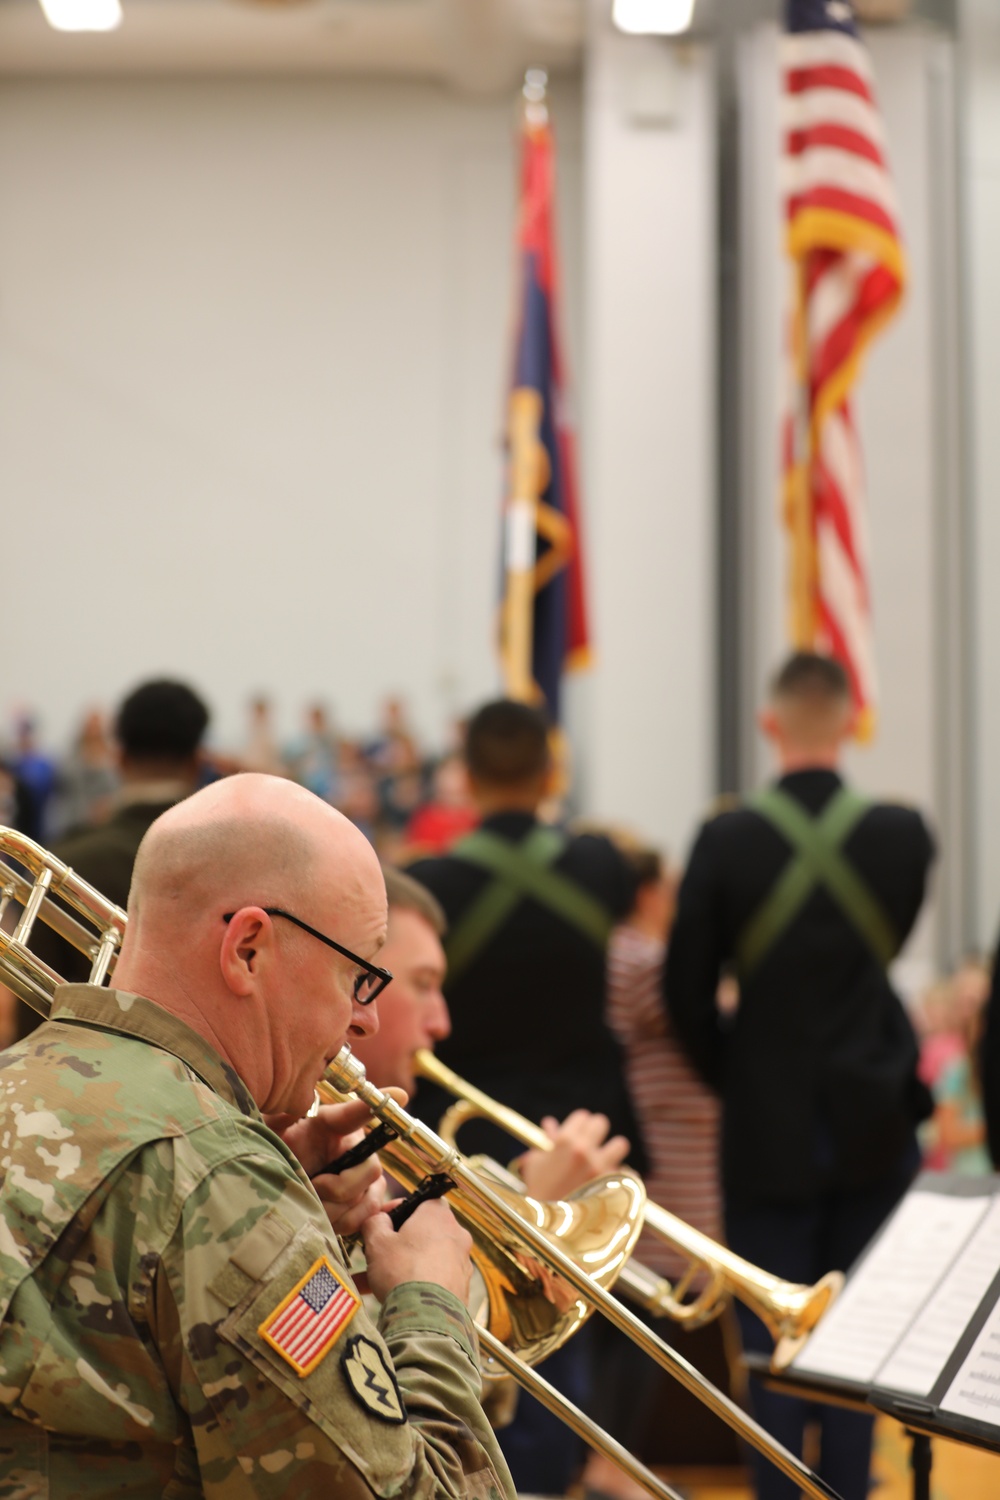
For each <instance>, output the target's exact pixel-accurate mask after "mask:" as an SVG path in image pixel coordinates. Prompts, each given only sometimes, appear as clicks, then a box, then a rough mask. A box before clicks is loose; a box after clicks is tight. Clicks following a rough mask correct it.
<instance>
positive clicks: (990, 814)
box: [961, 0, 1000, 948]
mask: <svg viewBox="0 0 1000 1500" xmlns="http://www.w3.org/2000/svg"><path fill="white" fill-rule="evenodd" d="M961 11H962V31H963V54H964V55H963V64H964V69H965V100H966V117H965V138H964V147H965V150H964V155H963V167H964V172H965V201H966V208H967V215H968V217H967V223H968V230H969V256H968V297H967V309H968V329H969V339H970V345H971V370H972V376H973V385H972V393H973V402H972V405H971V409H970V411H969V413H968V416H969V426H970V436H971V448H972V473H973V480H974V494H975V532H974V534H975V544H976V546H975V557H976V571H975V583H976V590H975V663H974V679H973V680H974V683H975V699H976V741H975V749H976V753H975V785H976V799H977V805H978V810H979V827H980V838H979V840H978V843H977V867H976V875H977V894H978V902H977V921H978V935H979V941H980V942H981V943H982V944H983V945H984V946H985V945H989V946H990V948H992V947H993V945H994V944H995V942H996V934H997V924H998V921H1000V838H998V837H997V833H998V830H1000V775H998V774H997V767H998V766H1000V675H998V645H997V643H998V641H1000V589H998V587H997V574H998V571H1000V415H998V405H1000V269H998V268H1000V11H998V9H997V7H996V5H995V3H994V0H963V4H962V7H961Z"/></svg>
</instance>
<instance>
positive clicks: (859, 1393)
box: [743, 1351, 950, 1500]
mask: <svg viewBox="0 0 1000 1500" xmlns="http://www.w3.org/2000/svg"><path fill="white" fill-rule="evenodd" d="M743 1363H744V1364H745V1365H746V1367H747V1369H748V1370H749V1371H750V1373H751V1374H752V1375H756V1377H757V1379H758V1380H761V1381H763V1382H764V1384H765V1385H767V1386H769V1387H770V1389H771V1390H773V1391H778V1392H779V1393H780V1394H781V1395H783V1396H798V1397H800V1398H802V1399H803V1400H806V1401H815V1402H819V1403H821V1404H823V1405H826V1406H846V1407H848V1408H849V1409H850V1410H851V1411H858V1412H867V1413H869V1414H870V1413H871V1412H872V1411H873V1410H874V1409H875V1407H874V1403H873V1402H872V1401H871V1400H870V1399H869V1397H870V1394H871V1393H870V1391H869V1390H868V1388H867V1387H866V1386H860V1385H855V1384H854V1383H853V1382H851V1381H834V1380H827V1379H824V1378H822V1377H821V1376H818V1375H807V1374H805V1373H804V1372H803V1373H802V1374H799V1373H798V1372H797V1371H795V1370H781V1371H774V1370H772V1369H771V1366H770V1363H769V1361H768V1358H767V1356H766V1355H765V1354H757V1353H754V1352H752V1351H751V1352H747V1353H744V1355H743ZM879 1409H881V1408H879ZM889 1415H890V1416H893V1417H895V1418H896V1420H897V1421H901V1422H903V1425H904V1427H905V1428H906V1435H907V1437H908V1438H909V1439H910V1472H911V1474H912V1475H913V1500H931V1464H932V1461H933V1455H932V1450H931V1437H930V1434H929V1433H927V1432H924V1431H918V1430H917V1429H916V1428H914V1427H911V1426H910V1424H909V1422H908V1421H905V1420H904V1419H903V1417H902V1416H901V1415H900V1414H899V1413H898V1412H896V1411H892V1412H890V1413H889ZM949 1435H950V1434H949Z"/></svg>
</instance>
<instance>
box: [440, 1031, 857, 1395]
mask: <svg viewBox="0 0 1000 1500" xmlns="http://www.w3.org/2000/svg"><path fill="white" fill-rule="evenodd" d="M414 1062H415V1071H416V1073H417V1075H418V1077H420V1078H425V1079H426V1080H427V1081H428V1083H435V1084H437V1085H438V1086H439V1087H440V1088H442V1089H444V1090H445V1091H446V1092H447V1093H449V1094H454V1095H455V1101H456V1102H455V1103H454V1104H452V1105H451V1106H450V1107H449V1108H448V1109H447V1110H446V1111H445V1113H444V1114H443V1115H442V1116H441V1119H440V1121H439V1123H438V1134H439V1135H440V1136H441V1138H442V1140H444V1141H446V1142H447V1143H448V1144H449V1145H450V1146H455V1145H456V1138H457V1135H458V1132H459V1130H460V1129H461V1128H462V1126H463V1125H465V1124H466V1123H468V1121H470V1120H477V1119H480V1120H488V1121H489V1122H490V1124H492V1125H497V1126H499V1127H500V1129H501V1130H504V1131H506V1132H507V1134H508V1135H511V1136H513V1137H514V1139H515V1140H517V1141H520V1142H521V1144H522V1145H523V1146H527V1147H528V1148H529V1149H534V1150H538V1151H551V1150H552V1142H551V1140H550V1139H549V1137H548V1136H547V1135H546V1134H545V1132H544V1130H542V1129H540V1128H539V1126H537V1125H534V1124H532V1122H531V1121H530V1120H526V1119H525V1118H524V1116H523V1115H520V1114H518V1113H517V1111H516V1110H513V1109H509V1108H508V1107H507V1105H505V1104H500V1103H499V1102H498V1101H497V1100H495V1099H491V1098H490V1096H489V1095H488V1094H484V1093H483V1092H482V1090H481V1089H477V1088H476V1087H475V1086H474V1085H473V1084H471V1083H469V1082H467V1080H466V1079H464V1078H460V1077H459V1075H458V1074H457V1073H454V1072H452V1070H451V1068H449V1067H447V1066H446V1064H444V1063H443V1062H441V1060H440V1058H437V1057H435V1056H434V1054H433V1052H428V1051H427V1050H426V1049H421V1050H420V1051H419V1052H418V1053H417V1054H416V1057H415V1059H414ZM643 1213H644V1222H645V1227H646V1228H647V1229H649V1230H651V1231H652V1233H653V1234H655V1235H656V1236H657V1238H659V1239H661V1240H663V1241H664V1242H665V1243H666V1244H668V1245H670V1246H671V1247H672V1248H673V1249H675V1250H678V1251H679V1252H680V1253H681V1254H682V1255H684V1256H687V1258H688V1260H689V1262H690V1264H689V1266H688V1269H687V1270H686V1271H685V1272H684V1274H683V1276H682V1277H681V1279H680V1280H679V1281H678V1282H677V1283H676V1285H674V1286H671V1284H670V1283H669V1282H668V1281H667V1280H666V1279H665V1278H664V1277H662V1276H659V1275H657V1273H656V1272H655V1271H652V1270H650V1269H649V1268H648V1267H647V1266H643V1265H641V1264H640V1263H637V1262H636V1261H635V1260H634V1259H632V1260H629V1262H628V1263H627V1265H625V1266H624V1267H623V1268H622V1270H621V1271H620V1273H619V1276H618V1285H619V1287H621V1288H623V1289H624V1290H625V1291H626V1292H627V1293H628V1295H629V1296H630V1297H631V1298H632V1299H633V1301H636V1302H638V1303H639V1304H640V1305H641V1306H643V1307H646V1308H648V1310H649V1311H650V1312H653V1313H656V1314H658V1315H660V1316H666V1317H668V1318H671V1319H672V1320H673V1321H674V1322H676V1323H680V1324H682V1325H683V1326H684V1327H687V1328H699V1327H701V1326H702V1324H704V1323H708V1322H710V1321H711V1319H712V1318H714V1317H716V1316H718V1314H719V1313H720V1312H721V1311H722V1308H723V1307H724V1305H725V1299H726V1297H727V1295H730V1294H731V1295H732V1296H734V1297H738V1298H739V1300H740V1301H741V1302H742V1303H744V1305H745V1306H747V1307H749V1308H750V1310H751V1311H752V1312H754V1313H756V1315H757V1317H758V1318H760V1320H761V1322H762V1323H763V1324H764V1325H765V1327H766V1328H767V1329H768V1331H769V1332H770V1334H771V1336H772V1338H773V1339H774V1341H775V1349H774V1354H773V1355H772V1357H771V1368H772V1370H775V1371H777V1370H783V1369H784V1368H785V1367H786V1366H787V1365H788V1364H789V1363H790V1361H791V1360H792V1359H794V1357H795V1355H796V1354H797V1353H798V1351H799V1349H801V1347H802V1345H803V1344H804V1343H805V1341H806V1339H807V1338H808V1337H809V1334H810V1333H811V1332H812V1330H813V1329H814V1328H815V1326H816V1324H817V1323H818V1322H819V1320H820V1318H821V1317H822V1316H823V1314H824V1313H825V1312H826V1310H827V1308H828V1307H829V1306H830V1304H831V1303H832V1302H833V1300H834V1299H835V1298H836V1297H837V1295H838V1294H839V1292H840V1289H841V1287H842V1286H843V1284H844V1276H843V1273H842V1272H841V1271H828V1272H827V1274H826V1275H825V1276H823V1277H821V1279H820V1280H819V1281H817V1282H816V1284H815V1285H814V1286H801V1285H799V1284H797V1283H796V1282H791V1281H783V1280H781V1278H780V1277H778V1276H772V1275H771V1274H770V1272H768V1271H762V1270H761V1269H760V1268H759V1267H758V1266H755V1265H752V1264H751V1262H750V1261H747V1260H743V1258H742V1257H741V1256H739V1255H735V1254H734V1253H733V1251H732V1250H729V1249H727V1248H726V1246H725V1245H720V1244H718V1243H717V1242H716V1241H715V1240H713V1239H712V1238H711V1237H710V1236H709V1235H707V1234H702V1232H701V1231H700V1230H698V1229H695V1228H693V1227H692V1226H691V1225H690V1224H687V1223H685V1221H684V1220H683V1219H679V1218H678V1217H677V1215H676V1214H672V1213H670V1212H669V1210H667V1209H665V1208H661V1207H660V1205H659V1204H658V1203H652V1202H650V1201H649V1200H648V1199H647V1200H646V1204H645V1208H644V1211H643ZM702 1275H704V1277H705V1284H704V1286H703V1288H702V1290H701V1291H700V1292H698V1294H697V1295H696V1296H695V1297H694V1299H693V1300H692V1301H690V1302H689V1301H686V1300H685V1299H686V1296H687V1293H688V1291H689V1289H690V1287H691V1285H692V1284H693V1283H694V1281H695V1280H696V1279H697V1278H698V1277H699V1276H702Z"/></svg>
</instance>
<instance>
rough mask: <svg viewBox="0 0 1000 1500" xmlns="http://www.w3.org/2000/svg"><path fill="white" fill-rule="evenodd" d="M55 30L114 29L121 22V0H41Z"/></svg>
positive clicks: (48, 19) (47, 19)
mask: <svg viewBox="0 0 1000 1500" xmlns="http://www.w3.org/2000/svg"><path fill="white" fill-rule="evenodd" d="M41 4H42V10H43V11H44V12H45V19H46V21H48V23H49V25H50V26H51V27H53V29H54V30H55V31H114V30H115V28H116V27H118V26H120V25H121V24H122V7H121V0H41Z"/></svg>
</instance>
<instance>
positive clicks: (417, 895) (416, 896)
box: [382, 865, 448, 937]
mask: <svg viewBox="0 0 1000 1500" xmlns="http://www.w3.org/2000/svg"><path fill="white" fill-rule="evenodd" d="M382 874H383V875H384V876H385V894H386V897H387V899H388V902H389V917H390V920H391V918H392V913H393V912H394V911H413V912H416V914H417V916H418V917H423V919H424V921H425V922H426V923H428V925H429V926H431V927H433V929H434V931H435V932H436V933H437V935H438V937H444V932H445V928H446V927H447V925H448V922H447V918H446V917H445V914H444V908H443V907H442V905H441V903H440V901H439V900H438V899H437V897H436V896H432V895H431V893H430V891H429V890H428V889H427V887H426V886H425V885H421V884H420V881H419V880H414V878H413V876H412V875H406V874H404V873H403V871H402V870H394V869H393V867H392V866H391V865H383V866H382Z"/></svg>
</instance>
